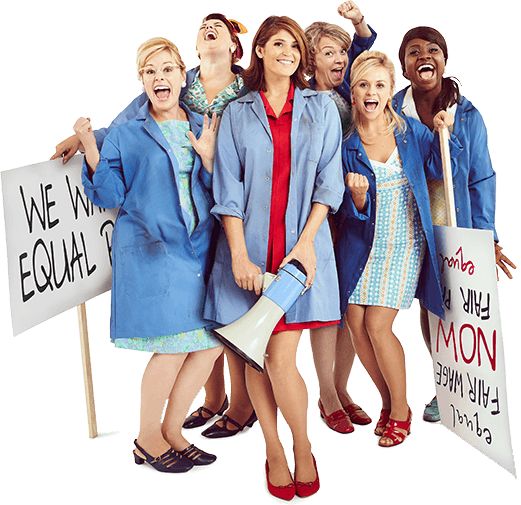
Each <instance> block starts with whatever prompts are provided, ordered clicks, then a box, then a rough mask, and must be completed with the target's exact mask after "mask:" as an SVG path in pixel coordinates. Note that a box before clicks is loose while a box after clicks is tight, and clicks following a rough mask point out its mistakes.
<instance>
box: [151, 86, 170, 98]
mask: <svg viewBox="0 0 521 505" xmlns="http://www.w3.org/2000/svg"><path fill="white" fill-rule="evenodd" d="M154 94H155V95H156V96H157V98H158V100H160V101H163V100H168V97H169V96H170V88H169V87H168V86H163V85H161V86H156V87H155V88H154Z"/></svg>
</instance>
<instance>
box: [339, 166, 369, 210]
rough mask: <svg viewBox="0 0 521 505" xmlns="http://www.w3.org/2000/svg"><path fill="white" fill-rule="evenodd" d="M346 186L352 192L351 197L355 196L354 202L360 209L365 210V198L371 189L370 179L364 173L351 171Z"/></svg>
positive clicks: (347, 176)
mask: <svg viewBox="0 0 521 505" xmlns="http://www.w3.org/2000/svg"><path fill="white" fill-rule="evenodd" d="M345 181H346V186H347V187H348V189H349V191H350V192H351V197H352V198H353V203H354V204H355V207H356V209H357V210H358V211H360V212H361V211H362V210H364V207H365V200H366V195H367V191H368V189H369V181H368V180H367V177H365V175H362V174H357V173H355V172H349V173H348V174H347V175H346V179H345Z"/></svg>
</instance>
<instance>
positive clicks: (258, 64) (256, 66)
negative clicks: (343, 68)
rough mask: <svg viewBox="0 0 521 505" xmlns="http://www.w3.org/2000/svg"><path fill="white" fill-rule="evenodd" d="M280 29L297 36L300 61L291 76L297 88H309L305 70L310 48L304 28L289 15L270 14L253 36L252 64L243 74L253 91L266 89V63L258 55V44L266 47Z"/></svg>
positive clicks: (245, 82) (247, 85)
mask: <svg viewBox="0 0 521 505" xmlns="http://www.w3.org/2000/svg"><path fill="white" fill-rule="evenodd" d="M280 30H286V31H287V32H289V33H290V34H291V35H292V36H293V37H294V38H295V40H296V41H297V44H298V49H299V52H300V63H299V66H298V68H297V70H296V71H295V73H294V74H293V75H292V76H291V80H292V81H293V84H294V85H295V87H297V88H300V89H304V88H309V84H308V82H307V80H306V76H305V71H306V69H307V67H308V64H309V48H308V43H307V39H306V35H305V33H304V30H302V28H301V27H300V26H299V24H298V23H297V22H296V21H294V20H293V19H291V18H289V17H287V16H270V17H269V18H267V19H265V20H264V22H263V23H262V24H261V25H260V27H259V29H258V30H257V33H256V34H255V37H254V38H253V42H252V48H251V59H250V66H249V67H248V68H247V69H246V70H245V71H244V73H243V74H242V77H243V79H244V84H245V85H246V87H247V88H249V89H250V90H252V91H260V90H266V84H265V82H264V65H263V62H262V58H259V57H258V55H257V52H256V48H257V46H260V47H264V46H265V45H266V43H267V42H268V40H269V39H270V38H271V37H273V35H275V34H276V33H277V32H279V31H280Z"/></svg>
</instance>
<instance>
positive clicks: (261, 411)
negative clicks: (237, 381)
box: [246, 366, 291, 486]
mask: <svg viewBox="0 0 521 505" xmlns="http://www.w3.org/2000/svg"><path fill="white" fill-rule="evenodd" d="M246 384H247V385H248V392H249V393H250V398H251V401H252V402H253V406H254V408H255V412H256V414H257V417H258V419H259V423H260V426H261V429H262V434H263V435H264V440H265V442H266V459H267V460H268V463H269V467H270V472H269V480H270V482H271V483H272V484H274V485H275V486H285V485H287V484H290V483H291V474H290V471H289V468H288V462H287V460H286V455H285V453H284V448H283V447H282V444H281V442H280V439H279V433H278V431H277V404H276V403H275V398H274V396H273V390H272V389H271V383H270V380H269V377H268V374H267V372H266V371H265V372H264V373H259V372H257V371H256V370H254V369H253V368H252V367H249V366H248V367H246Z"/></svg>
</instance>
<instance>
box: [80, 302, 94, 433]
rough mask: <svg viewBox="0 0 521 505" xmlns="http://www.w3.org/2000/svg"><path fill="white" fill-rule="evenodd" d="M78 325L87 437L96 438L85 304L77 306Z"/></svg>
mask: <svg viewBox="0 0 521 505" xmlns="http://www.w3.org/2000/svg"><path fill="white" fill-rule="evenodd" d="M77 310H78V324H79V327H80V346H81V358H82V363H83V382H84V384H85V399H86V401H87V419H88V423H89V437H90V438H96V437H97V436H98V428H97V424H96V408H95V405H94V387H93V384H92V369H91V366H90V348H89V332H88V328H87V310H86V308H85V303H82V304H80V305H78V306H77Z"/></svg>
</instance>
